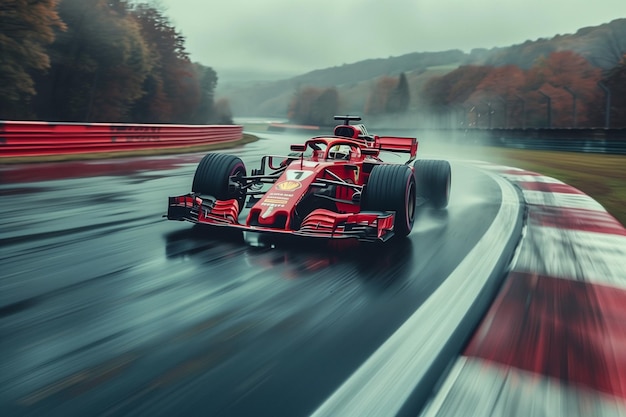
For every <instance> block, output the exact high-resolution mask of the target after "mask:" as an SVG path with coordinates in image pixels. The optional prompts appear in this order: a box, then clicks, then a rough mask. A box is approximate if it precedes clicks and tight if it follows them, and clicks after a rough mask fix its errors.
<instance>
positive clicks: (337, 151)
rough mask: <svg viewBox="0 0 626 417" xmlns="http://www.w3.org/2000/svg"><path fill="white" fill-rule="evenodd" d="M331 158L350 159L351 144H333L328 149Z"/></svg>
mask: <svg viewBox="0 0 626 417" xmlns="http://www.w3.org/2000/svg"><path fill="white" fill-rule="evenodd" d="M328 158H330V159H350V145H345V144H342V145H333V146H331V147H330V149H329V150H328Z"/></svg>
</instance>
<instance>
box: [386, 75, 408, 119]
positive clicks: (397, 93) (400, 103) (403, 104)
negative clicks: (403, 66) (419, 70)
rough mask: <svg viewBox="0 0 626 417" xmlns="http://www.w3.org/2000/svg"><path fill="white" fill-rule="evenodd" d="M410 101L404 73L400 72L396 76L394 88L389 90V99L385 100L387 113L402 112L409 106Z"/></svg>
mask: <svg viewBox="0 0 626 417" xmlns="http://www.w3.org/2000/svg"><path fill="white" fill-rule="evenodd" d="M410 101H411V93H410V91H409V83H408V81H407V80H406V75H404V73H401V74H400V76H399V77H398V82H397V84H396V88H394V89H393V90H392V91H391V95H390V97H389V100H388V101H387V109H386V110H387V113H404V112H406V111H407V109H408V108H409V102H410Z"/></svg>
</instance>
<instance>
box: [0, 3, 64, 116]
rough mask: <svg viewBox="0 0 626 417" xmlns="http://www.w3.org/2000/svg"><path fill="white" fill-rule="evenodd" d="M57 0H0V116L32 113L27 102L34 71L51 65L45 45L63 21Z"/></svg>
mask: <svg viewBox="0 0 626 417" xmlns="http://www.w3.org/2000/svg"><path fill="white" fill-rule="evenodd" d="M58 3H59V0H12V1H2V3H0V27H1V28H2V32H0V79H2V82H1V83H0V119H18V118H30V117H32V113H33V112H32V110H30V109H29V106H28V102H29V100H30V98H31V97H32V96H34V95H35V94H36V89H35V81H34V80H33V77H32V75H33V72H42V71H45V70H47V69H48V68H49V67H50V58H49V55H48V53H47V51H46V46H47V45H48V44H50V43H52V42H53V41H54V39H55V33H56V31H57V30H64V29H65V24H64V23H63V22H62V20H61V19H60V17H59V15H58V13H57V4H58Z"/></svg>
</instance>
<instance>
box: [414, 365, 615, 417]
mask: <svg viewBox="0 0 626 417" xmlns="http://www.w3.org/2000/svg"><path fill="white" fill-rule="evenodd" d="M469 410H471V411H469ZM469 415H471V416H481V417H497V416H499V417H504V416H506V417H529V416H567V417H590V416H594V417H595V416H605V417H623V416H625V415H626V407H625V406H624V404H623V403H621V402H619V401H617V400H616V399H615V398H613V397H611V396H608V395H603V394H601V393H598V392H595V391H587V390H584V389H582V390H581V389H580V388H578V387H575V386H567V385H563V384H561V383H560V382H559V381H558V380H555V379H552V378H546V377H542V376H540V375H537V374H533V373H532V372H526V371H523V370H520V369H516V368H512V367H508V366H499V365H497V364H494V363H492V362H488V361H483V360H480V359H475V358H466V357H461V358H460V359H459V360H458V361H457V362H456V364H455V365H454V368H453V369H452V370H451V371H450V377H449V378H448V379H447V380H446V383H445V385H444V386H443V387H442V388H441V390H440V395H438V396H437V398H436V399H435V400H434V401H433V403H432V404H431V405H430V407H429V408H428V409H427V410H426V412H424V413H423V414H422V415H421V417H441V416H458V417H461V416H469Z"/></svg>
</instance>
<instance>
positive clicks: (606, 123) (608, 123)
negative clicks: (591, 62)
mask: <svg viewBox="0 0 626 417" xmlns="http://www.w3.org/2000/svg"><path fill="white" fill-rule="evenodd" d="M598 86H599V87H600V88H601V89H603V90H604V92H605V93H606V105H605V110H604V127H605V128H606V129H608V128H609V127H610V126H611V90H610V89H609V87H607V86H606V85H605V84H604V83H603V82H602V81H600V82H598Z"/></svg>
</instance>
